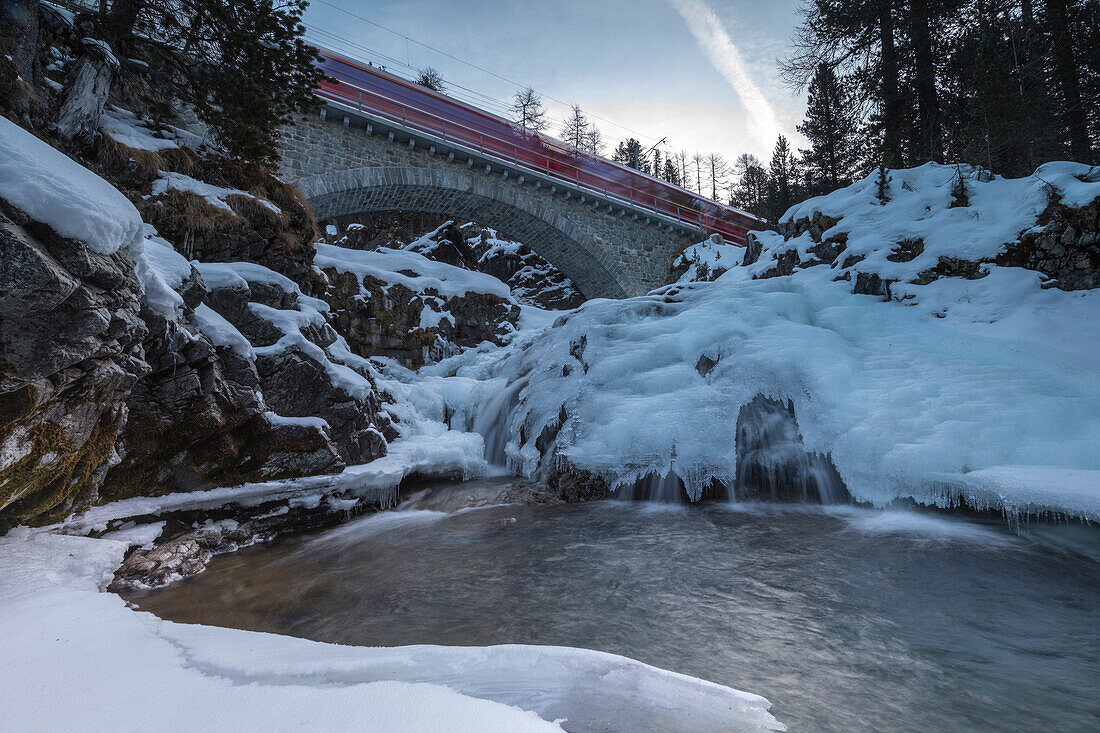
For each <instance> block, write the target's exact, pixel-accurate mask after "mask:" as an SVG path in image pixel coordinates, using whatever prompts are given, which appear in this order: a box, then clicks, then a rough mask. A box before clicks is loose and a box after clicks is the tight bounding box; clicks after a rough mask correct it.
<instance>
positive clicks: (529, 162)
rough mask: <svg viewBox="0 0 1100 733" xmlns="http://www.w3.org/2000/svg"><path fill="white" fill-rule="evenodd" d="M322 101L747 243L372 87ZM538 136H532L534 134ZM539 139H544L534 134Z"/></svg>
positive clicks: (698, 218) (702, 219) (347, 87)
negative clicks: (349, 108)
mask: <svg viewBox="0 0 1100 733" xmlns="http://www.w3.org/2000/svg"><path fill="white" fill-rule="evenodd" d="M315 93H316V94H317V95H318V96H319V97H321V98H322V99H327V100H329V101H334V102H339V103H341V104H346V105H348V106H350V107H353V108H355V109H356V110H358V111H359V112H367V113H370V114H373V115H376V116H378V117H381V118H382V119H385V120H388V121H390V122H392V123H394V124H397V125H400V126H401V127H404V128H406V129H409V130H414V131H417V132H420V133H422V134H428V135H432V136H434V137H436V138H437V139H439V140H441V141H443V142H451V143H458V144H460V145H463V146H465V147H467V148H469V149H472V150H476V151H477V152H478V153H479V154H481V155H484V156H486V157H490V158H495V159H497V160H500V161H502V162H505V163H511V164H512V165H514V166H516V167H520V168H526V169H528V170H531V171H532V172H537V173H540V174H544V175H546V176H547V177H549V178H553V179H557V180H561V181H564V182H567V183H572V184H574V185H576V186H578V187H581V188H585V189H588V190H591V191H593V192H595V193H599V194H601V195H603V196H604V197H605V198H607V199H610V200H617V201H620V202H622V203H625V204H630V205H631V206H634V207H638V208H641V209H643V210H648V211H652V212H654V213H656V214H660V215H663V216H667V217H669V218H672V219H675V220H676V221H679V222H681V223H684V224H688V225H690V226H692V227H698V228H699V229H703V230H705V231H707V232H709V233H713V232H717V233H719V234H721V235H722V236H723V237H725V238H727V239H731V240H733V241H735V242H738V243H744V241H745V231H746V227H737V226H735V225H732V224H730V223H729V222H725V221H722V220H721V219H718V218H717V217H714V216H711V215H709V214H707V213H706V212H704V211H701V210H699V209H693V208H691V207H688V206H683V205H681V204H677V203H675V202H674V201H669V200H667V199H664V198H661V197H660V196H656V195H654V194H652V193H649V192H646V191H642V190H640V189H636V188H633V187H631V186H627V185H625V184H623V183H621V182H619V181H612V180H610V179H607V178H604V177H602V176H599V175H596V174H594V173H591V172H589V171H584V170H581V168H580V167H578V166H575V165H571V164H569V163H566V162H564V161H561V160H557V159H555V158H552V157H550V156H549V155H544V154H539V153H536V152H532V151H530V150H526V149H524V148H521V147H520V146H519V145H517V144H515V143H512V142H508V141H506V140H501V139H500V138H497V137H494V136H492V135H486V134H484V133H482V132H478V131H477V130H473V129H471V128H469V127H466V126H464V125H461V124H458V123H455V122H449V121H447V120H445V119H443V118H441V117H439V116H438V115H435V114H433V113H431V112H427V111H425V110H421V109H417V108H415V107H411V106H409V105H407V104H405V103H403V102H399V101H397V100H395V99H391V98H389V97H386V96H385V95H382V94H379V93H378V92H375V91H372V90H370V89H364V88H362V87H359V86H356V85H355V84H351V83H350V82H346V81H342V80H339V79H332V80H327V79H326V80H324V81H322V82H321V86H320V87H319V88H318V89H317V90H316V92H315ZM532 135H533V136H534V133H532ZM535 137H536V139H539V140H541V138H540V137H537V136H535Z"/></svg>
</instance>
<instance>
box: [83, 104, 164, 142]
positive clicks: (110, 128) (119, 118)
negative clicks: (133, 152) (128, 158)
mask: <svg viewBox="0 0 1100 733" xmlns="http://www.w3.org/2000/svg"><path fill="white" fill-rule="evenodd" d="M99 129H100V130H102V131H103V132H105V133H107V134H108V135H109V136H110V137H111V139H113V140H114V141H115V142H119V143H122V144H123V145H125V146H127V147H130V148H135V149H137V150H151V151H153V152H157V151H160V150H168V149H170V148H178V147H179V145H178V144H177V143H176V141H175V140H170V139H168V138H163V137H159V136H157V135H155V134H153V131H152V130H151V129H149V127H147V126H146V125H144V124H143V123H142V122H141V120H139V119H138V116H137V115H135V114H134V113H133V112H131V111H129V110H126V109H122V108H121V107H115V106H111V107H109V108H108V109H106V110H105V111H104V112H103V115H102V116H101V117H100V118H99Z"/></svg>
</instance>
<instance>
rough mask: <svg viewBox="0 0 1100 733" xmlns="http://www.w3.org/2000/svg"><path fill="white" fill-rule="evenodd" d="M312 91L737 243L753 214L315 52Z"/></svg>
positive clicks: (374, 70)
mask: <svg viewBox="0 0 1100 733" xmlns="http://www.w3.org/2000/svg"><path fill="white" fill-rule="evenodd" d="M319 66H320V67H321V69H322V70H323V71H324V72H325V74H326V75H327V76H328V77H330V79H326V80H324V81H322V82H321V86H320V88H319V89H318V90H317V93H318V95H320V96H321V97H324V98H325V99H329V100H332V101H334V102H339V103H341V104H344V105H347V106H350V107H352V108H354V109H358V110H361V111H365V112H370V113H371V114H373V115H376V116H379V117H382V118H384V119H388V120H391V121H393V122H396V123H398V124H400V125H401V126H403V127H406V128H409V129H412V130H417V131H420V132H425V133H428V134H431V135H434V136H435V137H437V138H440V139H442V140H446V141H450V142H455V143H460V144H462V145H464V146H466V147H468V148H472V149H473V150H477V151H479V152H480V153H482V154H484V155H486V156H489V157H494V158H497V159H499V160H504V161H506V162H510V163H512V164H513V165H516V166H520V167H523V168H527V169H529V170H532V171H537V172H539V173H542V174H544V175H546V176H548V177H550V178H554V179H558V180H562V181H566V182H569V183H572V184H574V185H577V186H581V187H584V188H587V189H590V190H593V191H595V192H598V193H600V194H602V195H604V196H607V197H613V198H617V199H619V200H621V201H624V202H629V203H631V204H633V205H635V206H637V207H640V208H642V209H646V210H649V211H654V212H658V213H660V214H663V215H665V216H668V217H671V218H673V219H676V220H678V221H681V222H684V223H685V224H688V225H690V226H694V227H699V228H701V229H703V230H705V231H706V232H707V233H714V232H717V233H719V234H721V235H722V236H723V237H724V238H725V239H727V240H730V241H733V242H737V243H739V244H740V243H743V242H744V241H745V233H746V232H747V231H749V230H751V229H758V228H759V227H760V224H761V222H760V220H758V219H756V218H755V217H753V216H752V215H750V214H747V213H745V212H743V211H740V210H739V209H734V208H732V207H729V206H724V205H722V204H719V203H717V202H715V201H710V200H709V199H705V198H702V197H701V196H699V195H698V194H694V193H692V192H690V191H687V190H685V189H682V188H680V187H679V186H674V185H672V184H670V183H668V182H666V181H662V180H660V179H658V178H654V177H652V176H648V175H646V174H645V173H641V172H639V171H636V170H634V169H633V168H628V167H626V166H623V165H619V164H618V163H613V162H611V161H610V160H607V159H605V158H601V157H599V156H596V155H592V154H590V153H586V152H583V151H581V150H577V149H576V148H574V147H571V146H569V145H566V144H565V143H563V142H561V141H560V140H555V139H554V138H552V137H548V136H545V135H540V134H538V133H535V132H531V131H530V130H526V129H524V128H523V127H520V126H519V125H517V124H515V123H513V122H509V121H508V120H505V119H503V118H501V117H497V116H496V115H493V114H490V113H489V112H485V111H483V110H480V109H477V108H475V107H471V106H469V105H467V104H464V103H462V102H459V101H457V100H455V99H452V98H450V97H447V96H445V95H443V94H438V93H436V92H433V91H431V90H429V89H425V88H424V87H421V86H419V85H417V84H413V83H412V82H409V81H406V80H404V79H400V78H398V77H396V76H393V75H392V74H387V73H386V72H384V71H382V70H381V69H377V68H374V67H372V66H368V65H364V64H361V63H358V62H356V61H352V60H350V59H347V58H344V57H342V56H338V55H337V54H335V53H332V52H330V51H322V52H321V59H320V62H319Z"/></svg>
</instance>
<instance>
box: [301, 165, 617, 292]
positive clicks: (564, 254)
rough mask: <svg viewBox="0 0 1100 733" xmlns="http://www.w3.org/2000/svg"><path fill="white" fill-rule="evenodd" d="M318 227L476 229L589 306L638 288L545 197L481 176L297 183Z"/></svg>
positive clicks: (373, 174) (364, 172) (367, 172)
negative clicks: (439, 220) (352, 219)
mask: <svg viewBox="0 0 1100 733" xmlns="http://www.w3.org/2000/svg"><path fill="white" fill-rule="evenodd" d="M296 183H297V185H298V187H299V188H300V189H301V190H302V192H303V193H304V194H305V195H306V198H308V199H309V201H310V204H311V205H312V206H313V210H314V212H315V213H316V215H317V218H318V219H319V220H321V221H325V220H327V219H333V218H336V217H340V216H345V215H354V214H360V213H373V212H382V211H407V212H418V213H426V214H438V215H441V216H446V217H449V218H453V219H456V220H459V221H458V223H462V221H476V222H478V223H479V224H481V225H483V226H488V227H492V228H494V229H497V230H499V231H500V232H501V234H502V235H507V236H509V237H512V238H514V239H516V240H518V241H521V242H523V243H524V244H526V245H527V246H528V247H530V248H531V249H532V250H534V251H535V252H537V253H538V254H539V255H541V256H542V257H545V258H546V259H547V260H549V261H550V262H551V263H552V264H553V265H554V266H555V267H557V268H558V269H559V270H561V271H562V272H563V273H564V274H565V275H566V277H569V278H570V279H571V280H572V281H573V283H574V284H575V285H576V286H577V288H578V289H579V290H580V291H581V293H583V294H584V296H585V297H587V298H596V297H604V298H623V297H627V296H628V295H633V294H635V292H636V291H637V289H638V288H637V287H636V286H634V285H633V284H632V283H630V282H623V281H622V280H621V279H620V276H621V274H622V270H621V268H620V266H619V263H618V262H616V261H615V258H614V255H613V249H611V248H610V247H608V246H607V242H605V241H603V239H602V238H601V237H600V236H599V234H598V233H594V232H592V231H586V230H585V229H584V228H582V227H579V226H577V225H576V224H575V223H573V222H572V221H570V219H569V217H568V216H566V215H565V214H563V213H562V211H561V210H560V207H558V206H552V205H548V202H547V201H545V200H544V197H539V196H538V195H537V194H534V193H527V192H525V191H524V190H522V189H517V188H514V187H511V186H506V185H501V183H499V182H495V181H494V180H493V179H492V178H490V177H488V176H485V175H483V174H480V173H477V172H473V171H470V170H468V169H465V168H460V167H458V166H455V167H454V168H453V169H452V170H441V169H438V168H426V167H413V166H377V165H370V166H362V167H359V168H353V169H350V170H340V171H330V172H327V173H322V174H318V175H313V176H309V177H307V178H304V179H299V180H298V181H296Z"/></svg>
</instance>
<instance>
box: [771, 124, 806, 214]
mask: <svg viewBox="0 0 1100 733" xmlns="http://www.w3.org/2000/svg"><path fill="white" fill-rule="evenodd" d="M797 178H798V172H797V163H796V161H795V158H794V154H793V153H791V146H790V143H789V142H788V140H787V138H785V137H784V136H783V135H780V136H779V139H778V140H776V143H775V149H774V150H773V151H772V160H771V164H770V165H769V166H768V192H767V203H766V207H765V208H766V212H765V213H766V215H767V216H766V218H767V219H768V221H770V222H771V223H773V224H775V223H778V221H779V217H781V216H783V214H784V213H785V212H786V211H787V209H789V208H790V207H791V205H792V204H793V203H794V202H795V196H796V195H797V194H798V193H799V192H798V189H797V185H798V184H797Z"/></svg>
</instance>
